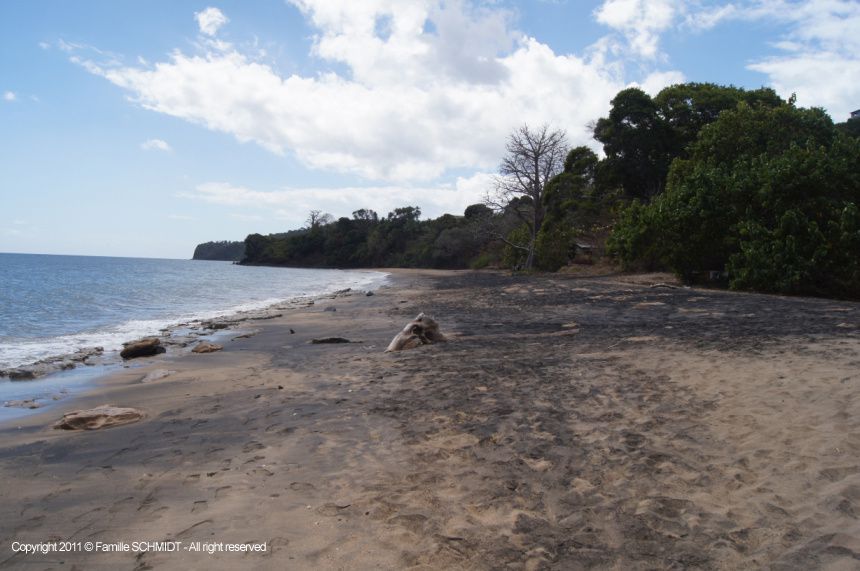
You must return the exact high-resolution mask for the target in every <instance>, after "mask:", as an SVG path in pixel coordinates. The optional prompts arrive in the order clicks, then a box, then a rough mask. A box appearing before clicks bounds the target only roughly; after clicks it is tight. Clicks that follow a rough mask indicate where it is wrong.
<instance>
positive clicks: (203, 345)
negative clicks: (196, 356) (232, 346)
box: [191, 341, 224, 353]
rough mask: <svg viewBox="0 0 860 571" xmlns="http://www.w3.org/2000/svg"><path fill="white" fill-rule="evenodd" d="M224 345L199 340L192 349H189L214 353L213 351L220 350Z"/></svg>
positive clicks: (195, 351) (193, 351)
mask: <svg viewBox="0 0 860 571" xmlns="http://www.w3.org/2000/svg"><path fill="white" fill-rule="evenodd" d="M223 348H224V347H223V346H222V345H218V344H217V343H210V342H209V341H201V342H200V343H198V344H197V345H195V346H194V349H192V350H191V352H192V353H214V352H215V351H220V350H221V349H223Z"/></svg>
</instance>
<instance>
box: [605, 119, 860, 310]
mask: <svg viewBox="0 0 860 571" xmlns="http://www.w3.org/2000/svg"><path fill="white" fill-rule="evenodd" d="M858 205H860V142H858V141H857V140H856V139H852V138H850V137H848V136H846V135H844V134H842V133H840V132H839V130H837V129H836V127H835V126H834V125H833V122H832V121H831V120H830V118H829V117H828V116H827V115H826V113H824V111H822V110H820V109H797V108H795V107H794V106H793V105H782V106H779V107H767V106H759V107H752V106H750V105H747V104H745V103H742V104H740V105H739V106H738V108H737V109H736V110H733V111H725V112H723V113H721V114H720V116H719V118H718V119H717V121H715V122H713V123H712V124H710V125H708V126H706V127H704V128H702V130H701V131H700V133H699V137H698V140H697V141H696V143H695V144H694V145H693V146H692V147H691V149H690V158H689V159H687V160H682V159H679V160H676V161H675V162H674V163H673V165H672V169H671V171H670V174H669V177H668V184H667V189H666V192H665V193H664V194H663V195H662V196H660V197H659V198H658V199H656V200H655V201H654V202H652V203H651V204H650V205H647V206H642V205H634V206H631V207H630V209H628V211H626V212H625V213H624V215H623V216H622V218H621V220H620V221H619V223H618V224H617V225H616V228H615V231H614V233H613V236H612V239H611V244H610V247H611V249H612V251H614V252H615V253H616V254H618V255H619V256H620V258H621V259H622V261H623V262H624V263H625V264H627V265H631V264H636V263H642V262H643V261H652V262H653V261H655V260H659V261H661V262H663V263H666V264H667V265H668V266H669V267H671V268H672V269H674V270H675V271H676V272H677V273H678V274H679V275H681V276H682V277H684V278H685V279H687V280H691V279H694V278H695V277H696V276H697V275H698V274H699V273H700V272H704V271H709V270H718V271H722V270H725V271H727V273H728V276H729V285H730V286H731V287H732V288H735V289H754V290H758V291H773V292H782V293H808V294H826V295H840V296H842V295H845V296H854V297H857V296H860V257H859V256H858V255H857V252H858V245H860V234H858V229H860V218H858Z"/></svg>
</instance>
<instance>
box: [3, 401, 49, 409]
mask: <svg viewBox="0 0 860 571" xmlns="http://www.w3.org/2000/svg"><path fill="white" fill-rule="evenodd" d="M3 406H5V407H10V408H40V407H41V406H42V405H41V404H39V402H38V401H37V400H36V399H24V400H7V401H6V402H4V403H3Z"/></svg>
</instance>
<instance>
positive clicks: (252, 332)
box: [233, 331, 259, 341]
mask: <svg viewBox="0 0 860 571" xmlns="http://www.w3.org/2000/svg"><path fill="white" fill-rule="evenodd" d="M257 333H259V331H248V332H247V333H243V334H241V335H236V336H235V337H233V340H234V341H235V340H236V339H249V338H251V337H253V336H254V335H256V334H257Z"/></svg>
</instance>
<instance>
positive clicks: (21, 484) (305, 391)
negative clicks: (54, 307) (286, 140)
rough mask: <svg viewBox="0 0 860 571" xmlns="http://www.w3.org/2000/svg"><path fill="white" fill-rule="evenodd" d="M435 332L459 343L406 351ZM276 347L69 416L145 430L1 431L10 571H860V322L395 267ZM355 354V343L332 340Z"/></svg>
mask: <svg viewBox="0 0 860 571" xmlns="http://www.w3.org/2000/svg"><path fill="white" fill-rule="evenodd" d="M329 307H331V308H334V309H335V310H336V311H331V310H328V311H327V310H326V309H327V308H329ZM420 312H426V313H427V314H429V315H431V316H432V317H434V318H435V319H436V320H437V321H438V322H439V325H440V327H441V330H442V332H443V333H444V334H445V335H447V336H448V337H449V341H448V342H447V343H441V344H433V345H425V346H422V347H419V348H416V349H412V350H408V351H403V352H400V353H383V351H384V350H385V347H386V346H387V344H388V342H389V341H390V340H391V338H392V337H393V336H394V335H395V334H396V333H397V332H398V331H399V330H400V329H402V327H403V325H404V324H405V323H406V322H407V321H409V320H410V319H412V318H414V317H415V315H417V314H418V313H420ZM254 327H255V328H258V329H259V332H258V333H257V334H256V335H254V336H253V337H248V338H242V339H232V340H230V341H228V342H226V343H225V344H224V350H223V351H219V352H216V353H211V354H205V355H184V356H180V357H177V358H169V359H158V360H157V361H153V362H151V363H148V364H147V365H146V366H144V367H140V368H135V369H132V370H122V371H118V372H117V373H116V374H114V375H112V376H110V378H108V379H106V380H105V382H104V383H102V384H100V386H99V387H98V388H97V390H96V391H94V392H92V393H89V394H85V395H80V396H77V395H76V396H75V397H74V399H69V400H67V401H62V405H61V406H62V407H63V409H64V410H69V409H70V408H72V407H74V408H89V407H91V406H96V405H101V404H107V403H109V404H113V405H116V406H132V407H136V408H139V409H141V410H142V411H143V412H144V413H145V415H146V416H145V418H144V420H142V421H140V422H137V423H134V424H129V425H125V426H120V427H116V428H110V429H105V430H98V431H90V432H68V431H62V430H54V429H52V428H51V425H52V423H53V422H55V421H56V420H58V419H59V417H60V416H61V412H63V411H64V410H61V409H60V408H59V407H58V408H56V409H54V410H52V411H46V412H41V413H40V412H38V411H37V414H36V415H33V416H30V417H28V418H27V419H26V420H25V421H24V422H21V423H20V425H21V428H20V429H18V428H16V427H12V426H8V425H0V435H2V436H3V438H2V439H0V442H3V444H2V445H0V478H3V480H4V482H6V484H7V485H6V486H4V488H3V489H2V490H0V522H2V523H0V529H2V533H0V568H10V569H18V568H21V569H28V568H30V567H32V565H33V564H34V563H42V564H48V563H49V562H55V563H56V561H57V557H56V554H47V555H41V554H39V555H26V556H25V555H24V554H15V553H12V552H11V548H10V545H11V541H13V540H14V541H19V542H30V543H35V542H38V541H45V540H51V539H54V540H67V541H81V542H85V541H102V542H109V543H119V542H131V541H144V540H152V541H162V540H163V541H178V542H193V541H216V542H225V543H227V542H229V543H238V544H242V543H249V544H259V543H265V544H266V546H267V551H266V552H265V553H262V554H257V553H248V554H244V555H241V554H236V553H233V554H231V553H226V552H223V553H214V554H212V555H206V556H202V555H199V554H198V555H195V554H194V553H189V552H179V553H165V552H139V553H128V552H126V553H122V552H118V553H117V552H112V553H89V554H88V553H69V554H66V555H65V556H64V557H63V559H62V560H63V561H64V562H65V565H80V566H82V567H84V568H90V567H98V566H106V567H113V568H116V567H121V568H131V567H137V568H153V569H159V568H164V569H173V568H178V567H189V568H197V567H200V566H206V567H207V568H208V569H235V568H236V567H254V568H260V569H283V568H284V567H285V566H286V567H290V568H300V569H303V568H315V569H341V568H345V567H350V568H356V569H364V568H382V569H401V568H415V569H422V570H427V569H441V568H445V569H495V568H504V567H515V568H529V569H550V568H595V569H605V568H624V569H644V568H671V567H687V568H689V567H695V568H701V569H734V568H761V567H767V568H785V569H789V568H823V567H827V566H830V567H832V568H849V567H850V566H851V565H852V564H853V562H855V561H856V557H857V556H858V554H860V524H858V520H857V518H856V513H860V496H858V494H857V492H856V490H858V489H860V463H858V462H857V461H856V458H857V457H858V455H860V399H857V398H856V396H857V391H858V390H860V377H858V372H857V366H856V365H857V363H858V362H860V304H857V303H851V302H843V301H836V300H822V299H809V298H780V297H774V296H758V295H754V294H738V293H725V292H714V291H709V290H696V289H673V290H665V289H662V288H658V289H653V288H650V287H649V285H647V284H633V283H629V282H623V281H618V280H611V279H601V278H597V279H595V278H587V279H578V278H571V277H564V276H539V277H534V276H510V275H503V274H501V273H493V272H469V271H465V272H463V271H460V272H458V271H438V272H432V271H408V270H397V271H393V272H392V276H391V287H388V288H385V289H383V290H380V291H378V293H377V294H376V295H374V296H370V297H367V296H363V295H346V296H342V297H339V298H334V299H329V300H324V301H321V302H319V303H315V304H314V305H313V306H306V307H298V308H296V309H294V310H290V311H285V312H284V314H283V315H282V316H281V317H277V318H273V319H270V320H265V321H261V322H259V324H255V325H254ZM290 330H293V331H295V333H290ZM333 336H338V337H345V338H347V339H349V340H350V341H353V342H352V343H344V344H337V345H315V344H312V343H311V341H312V340H313V339H314V338H320V337H333ZM158 369H166V370H168V371H170V372H169V373H168V375H167V376H165V377H160V378H158V379H155V380H152V381H151V382H146V383H144V382H142V378H143V377H145V375H147V374H148V373H150V372H152V371H154V370H158ZM840 566H841V567H840Z"/></svg>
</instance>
